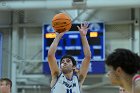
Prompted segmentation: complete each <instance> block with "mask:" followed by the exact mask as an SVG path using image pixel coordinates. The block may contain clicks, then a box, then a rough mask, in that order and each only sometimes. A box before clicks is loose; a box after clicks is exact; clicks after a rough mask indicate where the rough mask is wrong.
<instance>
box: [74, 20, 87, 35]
mask: <svg viewBox="0 0 140 93" xmlns="http://www.w3.org/2000/svg"><path fill="white" fill-rule="evenodd" d="M77 28H78V30H79V31H80V34H81V35H82V36H86V35H87V31H88V23H87V22H84V23H81V26H80V27H79V26H77Z"/></svg>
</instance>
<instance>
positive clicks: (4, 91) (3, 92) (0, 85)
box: [0, 81, 10, 93]
mask: <svg viewBox="0 0 140 93" xmlns="http://www.w3.org/2000/svg"><path fill="white" fill-rule="evenodd" d="M9 92H10V85H9V84H7V83H6V81H2V82H0V93H9Z"/></svg>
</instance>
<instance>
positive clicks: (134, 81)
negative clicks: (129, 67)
mask: <svg viewBox="0 0 140 93" xmlns="http://www.w3.org/2000/svg"><path fill="white" fill-rule="evenodd" d="M139 80H140V75H139V74H137V75H135V76H134V77H133V79H132V93H136V91H135V86H137V81H139ZM120 93H128V92H127V91H125V89H123V88H120ZM139 93H140V92H139Z"/></svg>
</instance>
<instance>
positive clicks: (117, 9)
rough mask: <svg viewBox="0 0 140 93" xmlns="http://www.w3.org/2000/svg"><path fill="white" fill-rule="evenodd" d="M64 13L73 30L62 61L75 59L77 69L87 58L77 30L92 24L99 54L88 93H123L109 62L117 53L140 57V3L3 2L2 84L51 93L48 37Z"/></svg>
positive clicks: (25, 92) (18, 92) (19, 92)
mask: <svg viewBox="0 0 140 93" xmlns="http://www.w3.org/2000/svg"><path fill="white" fill-rule="evenodd" d="M58 13H66V14H68V15H69V16H70V18H71V21H72V27H71V29H70V31H68V32H67V34H66V35H65V39H63V40H62V42H61V43H60V46H59V47H58V51H57V54H56V57H57V58H58V61H59V58H60V57H61V56H62V55H64V54H65V53H68V54H72V55H73V56H74V57H75V58H76V60H77V62H78V66H77V68H79V67H80V64H81V63H80V62H81V60H82V58H83V52H81V51H82V50H81V49H82V46H81V44H80V43H79V42H80V37H79V35H78V31H77V28H76V26H77V25H79V24H80V23H81V22H84V21H86V22H88V23H89V24H90V27H89V29H90V32H89V34H88V36H87V37H88V38H89V40H88V41H89V44H90V48H91V52H92V53H93V54H92V57H91V63H90V66H89V73H88V74H87V77H86V79H85V82H84V84H83V86H82V93H119V86H113V85H111V82H110V81H109V79H108V76H107V72H108V69H107V67H106V65H105V62H104V61H105V59H106V56H107V55H108V54H110V53H111V52H112V51H113V50H114V49H116V48H126V49H130V50H132V51H134V52H136V53H138V54H140V0H0V78H3V77H6V78H9V79H11V80H12V82H13V86H12V91H11V93H50V90H51V88H50V82H51V75H50V71H49V67H48V62H47V52H48V49H49V46H50V44H51V43H52V40H53V39H54V37H53V36H50V37H47V36H46V35H47V34H48V33H52V32H53V31H54V30H53V28H52V26H51V24H52V18H53V17H54V16H55V15H56V14H58ZM92 32H95V33H92ZM90 33H92V35H93V36H92V35H90ZM92 37H94V38H92ZM62 46H63V47H62ZM65 46H67V47H65ZM63 51H65V52H63Z"/></svg>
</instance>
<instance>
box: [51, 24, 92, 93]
mask: <svg viewBox="0 0 140 93" xmlns="http://www.w3.org/2000/svg"><path fill="white" fill-rule="evenodd" d="M77 27H78V29H79V32H80V36H81V41H82V44H83V51H84V56H85V57H84V59H83V61H82V65H81V68H80V70H77V69H76V60H75V59H74V58H73V57H72V56H70V55H64V56H63V57H62V58H61V60H60V69H59V67H58V65H57V60H56V58H55V52H56V49H57V46H58V43H59V41H60V39H61V38H62V36H63V35H64V33H60V34H58V35H57V36H56V38H55V39H54V41H53V43H52V44H51V46H50V49H49V51H48V63H49V66H50V70H51V76H52V81H51V88H52V89H51V93H81V92H80V88H81V86H82V84H83V82H84V80H85V78H86V76H87V72H88V67H89V63H90V59H91V52H90V48H89V44H88V42H87V38H86V34H87V31H88V24H86V23H83V24H81V26H80V27H79V26H77ZM74 70H76V71H77V73H74V72H75V71H74Z"/></svg>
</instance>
